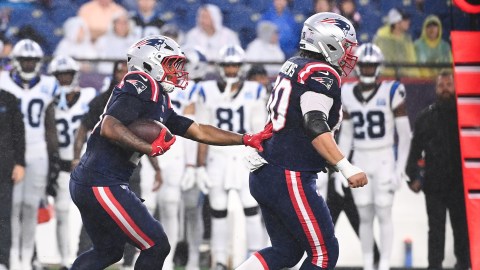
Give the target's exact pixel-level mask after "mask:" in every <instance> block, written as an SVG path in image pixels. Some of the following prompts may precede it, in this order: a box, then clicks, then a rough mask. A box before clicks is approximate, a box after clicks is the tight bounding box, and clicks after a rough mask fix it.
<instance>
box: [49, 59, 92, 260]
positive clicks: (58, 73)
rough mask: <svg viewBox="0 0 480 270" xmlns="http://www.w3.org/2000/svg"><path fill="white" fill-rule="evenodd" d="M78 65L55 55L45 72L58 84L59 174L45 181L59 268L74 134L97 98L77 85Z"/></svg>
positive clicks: (65, 243)
mask: <svg viewBox="0 0 480 270" xmlns="http://www.w3.org/2000/svg"><path fill="white" fill-rule="evenodd" d="M79 69H80V67H79V65H78V63H77V62H76V61H75V60H73V58H71V57H69V56H57V57H55V58H54V59H52V61H51V62H50V65H49V66H48V73H49V74H50V75H53V76H55V78H56V79H57V81H58V85H59V90H60V91H59V92H60V93H59V95H57V98H56V100H55V104H56V105H57V106H56V107H55V122H56V126H57V137H58V147H59V155H60V161H59V165H60V172H59V174H58V178H57V179H49V180H50V181H49V185H53V186H52V187H50V188H49V189H47V191H48V190H50V193H51V195H54V197H55V214H56V218H57V227H56V230H57V231H56V233H57V234H56V235H57V244H58V250H59V251H60V257H61V265H62V268H60V269H68V268H67V267H68V266H69V262H68V259H69V256H70V253H69V246H70V241H69V238H70V233H69V221H68V219H69V208H70V202H71V199H70V192H69V187H68V183H69V181H70V172H71V164H72V160H73V144H74V136H75V132H76V130H77V129H78V127H79V126H80V122H81V119H82V117H83V115H84V114H85V113H86V112H87V111H88V109H89V108H88V104H89V102H90V101H91V100H92V99H93V98H94V97H95V96H96V95H97V92H96V90H95V89H94V88H92V87H87V88H80V87H79V85H78V71H79Z"/></svg>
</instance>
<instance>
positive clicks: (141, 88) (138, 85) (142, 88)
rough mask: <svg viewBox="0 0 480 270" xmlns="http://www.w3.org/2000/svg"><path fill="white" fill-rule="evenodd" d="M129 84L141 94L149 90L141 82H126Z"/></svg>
mask: <svg viewBox="0 0 480 270" xmlns="http://www.w3.org/2000/svg"><path fill="white" fill-rule="evenodd" d="M126 81H127V82H128V83H129V84H131V85H133V86H134V87H135V89H137V93H138V94H141V93H142V92H143V91H145V90H146V89H147V86H146V85H145V84H143V83H142V82H141V81H139V80H126Z"/></svg>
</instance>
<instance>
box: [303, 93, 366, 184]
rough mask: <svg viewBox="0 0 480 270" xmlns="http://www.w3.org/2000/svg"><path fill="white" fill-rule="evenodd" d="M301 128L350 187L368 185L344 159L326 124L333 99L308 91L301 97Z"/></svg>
mask: <svg viewBox="0 0 480 270" xmlns="http://www.w3.org/2000/svg"><path fill="white" fill-rule="evenodd" d="M300 105H301V108H302V113H303V127H304V129H305V132H306V134H307V136H308V137H310V138H311V139H312V145H313V147H314V148H315V150H317V152H318V153H319V154H320V155H321V156H322V157H323V158H325V160H326V161H327V162H328V163H330V164H332V165H335V167H336V168H337V169H338V170H339V171H340V172H341V173H342V174H343V175H344V176H345V178H347V180H348V182H349V186H350V187H362V186H364V185H366V184H367V183H368V180H367V177H366V175H365V173H364V172H363V171H362V170H360V169H359V168H358V167H356V166H353V165H352V164H350V162H349V161H348V160H347V159H346V158H345V156H344V155H343V154H342V152H341V151H340V149H339V148H338V145H337V143H336V142H335V139H334V137H333V133H332V132H331V130H330V127H329V125H328V123H327V120H328V113H329V111H330V109H331V107H332V105H333V99H332V98H331V97H328V96H326V95H324V94H322V93H316V92H311V91H308V92H306V93H304V94H303V95H302V97H301V103H300Z"/></svg>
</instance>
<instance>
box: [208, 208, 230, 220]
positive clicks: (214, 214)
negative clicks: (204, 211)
mask: <svg viewBox="0 0 480 270" xmlns="http://www.w3.org/2000/svg"><path fill="white" fill-rule="evenodd" d="M210 213H211V214H212V217H214V218H226V217H227V214H228V211H227V210H226V209H225V210H214V209H212V210H211V212H210Z"/></svg>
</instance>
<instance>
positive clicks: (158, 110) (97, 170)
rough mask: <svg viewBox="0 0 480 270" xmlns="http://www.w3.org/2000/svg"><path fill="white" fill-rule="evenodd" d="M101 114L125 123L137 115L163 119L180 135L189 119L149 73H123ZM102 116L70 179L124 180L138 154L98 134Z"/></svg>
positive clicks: (99, 183)
mask: <svg viewBox="0 0 480 270" xmlns="http://www.w3.org/2000/svg"><path fill="white" fill-rule="evenodd" d="M103 115H111V116H113V117H115V118H116V119H118V120H119V121H120V122H122V124H124V125H125V126H127V125H129V124H130V123H132V122H133V121H134V120H136V119H139V118H147V119H154V120H157V121H160V122H162V123H164V124H165V125H166V126H167V127H168V129H169V130H170V131H171V132H172V133H173V134H176V135H180V136H182V135H184V134H185V132H186V131H187V129H188V127H190V125H191V124H192V123H193V121H192V120H190V119H188V118H185V117H183V116H180V115H178V114H176V113H175V112H174V111H173V109H172V106H171V102H170V98H169V96H168V94H166V93H164V92H163V91H162V88H161V85H160V84H159V83H157V82H156V81H155V80H154V79H153V78H152V77H151V76H150V75H148V74H146V73H144V72H140V71H133V72H129V73H127V75H125V77H124V78H123V80H122V81H121V82H120V84H118V85H117V86H116V87H115V89H114V90H113V92H112V95H111V96H110V99H109V101H108V103H107V105H106V107H105V111H104V113H103ZM102 121H103V116H102V120H100V122H98V123H97V125H96V126H95V128H94V129H93V132H92V135H91V136H90V138H89V139H88V142H87V150H86V152H85V154H84V155H83V156H82V158H81V160H80V163H79V165H78V166H77V167H76V168H75V170H74V171H73V173H72V179H73V181H75V182H77V183H79V184H84V185H91V186H111V185H117V184H127V183H128V179H129V177H130V175H131V174H132V172H133V169H134V168H135V167H136V166H137V164H138V161H139V159H140V156H141V155H140V154H139V153H136V152H133V151H132V150H128V149H125V148H122V147H121V146H119V145H118V144H116V143H114V142H112V141H110V140H109V139H107V138H105V137H102V136H101V135H100V132H101V126H102Z"/></svg>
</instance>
